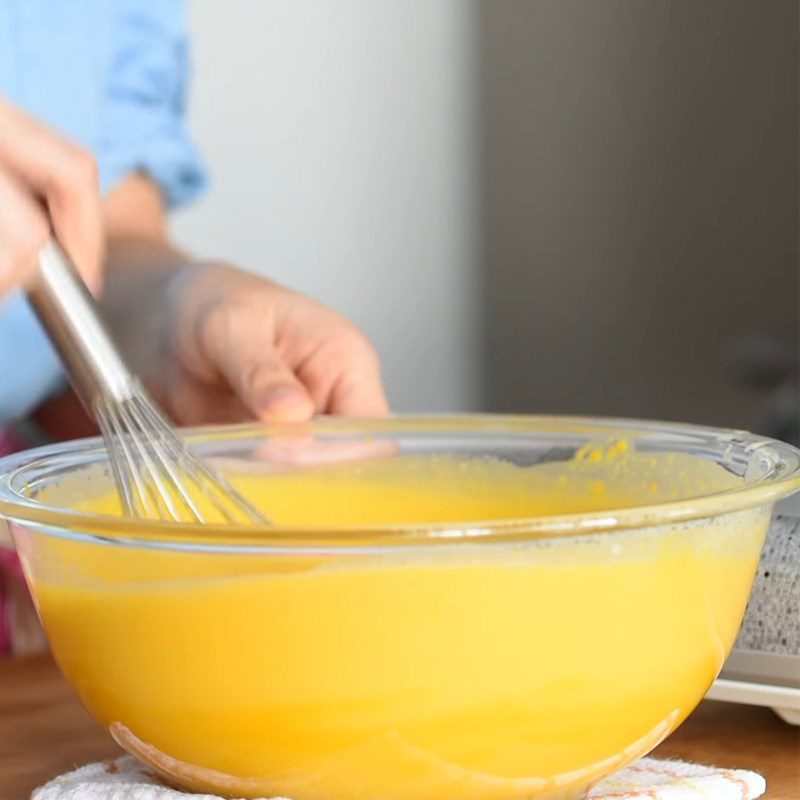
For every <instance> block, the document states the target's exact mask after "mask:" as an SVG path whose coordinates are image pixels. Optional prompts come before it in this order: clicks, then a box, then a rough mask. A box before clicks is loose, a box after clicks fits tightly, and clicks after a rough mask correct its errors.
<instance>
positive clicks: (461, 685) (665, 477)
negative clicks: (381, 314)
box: [0, 416, 800, 800]
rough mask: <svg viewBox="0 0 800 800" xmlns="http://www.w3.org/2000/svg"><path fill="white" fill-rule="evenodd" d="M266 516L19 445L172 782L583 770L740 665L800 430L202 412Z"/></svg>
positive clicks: (87, 625)
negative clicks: (207, 517) (180, 506)
mask: <svg viewBox="0 0 800 800" xmlns="http://www.w3.org/2000/svg"><path fill="white" fill-rule="evenodd" d="M187 436H188V438H189V440H190V442H191V444H192V445H193V446H194V447H195V448H196V449H197V451H198V452H200V453H201V454H202V455H203V456H205V457H206V458H209V459H211V460H214V461H216V462H217V463H218V464H219V466H220V467H221V468H223V469H225V470H226V472H227V473H228V474H229V475H230V476H231V478H232V480H234V481H235V482H237V483H238V484H239V486H240V488H241V489H242V491H243V492H244V493H245V494H248V495H249V496H251V497H255V498H257V499H258V503H259V504H260V505H261V507H262V508H263V509H264V510H265V511H266V513H267V514H269V515H271V518H272V523H273V524H272V525H271V526H269V527H263V528H256V527H253V528H231V527H227V528H226V527H222V526H215V525H206V526H197V525H176V524H170V523H164V522H158V521H142V520H134V519H126V518H122V517H120V516H118V515H117V514H116V513H115V511H116V501H115V496H114V493H113V485H112V483H111V478H110V477H109V469H108V463H107V458H106V453H105V450H104V449H103V447H102V443H101V442H99V441H97V440H85V441H78V442H73V443H70V444H65V445H58V446H54V447H47V448H42V449H39V450H34V451H31V452H28V453H23V454H20V455H16V456H13V457H11V458H6V459H3V460H2V461H0V470H1V471H2V472H3V473H4V475H3V477H2V479H0V513H2V515H3V516H4V517H5V518H6V519H7V520H8V521H9V522H10V524H11V527H12V530H13V535H14V539H15V542H16V546H17V549H18V552H19V554H20V557H21V559H22V562H23V566H24V569H25V573H26V575H27V578H28V581H29V583H30V586H31V589H32V591H33V594H34V597H35V599H36V603H37V607H38V609H39V612H40V615H41V618H42V621H43V623H44V626H45V628H46V631H47V634H48V637H49V640H50V643H51V646H52V650H53V653H54V654H55V658H56V659H57V661H58V663H59V665H60V667H61V669H62V670H63V672H64V674H65V675H66V677H67V679H68V680H69V681H70V683H71V684H72V685H73V686H74V688H75V689H76V691H77V692H78V694H79V695H80V697H81V699H82V701H83V703H84V704H85V705H86V707H87V708H88V709H89V710H90V711H91V713H92V714H93V715H94V716H95V717H96V718H97V719H98V720H99V721H100V723H101V724H102V725H104V726H105V727H106V728H107V729H108V730H109V731H110V733H111V735H112V736H113V737H114V738H115V739H116V741H117V742H119V744H121V745H122V746H123V747H124V748H125V749H127V750H128V751H129V752H131V753H133V754H134V755H136V756H137V757H138V758H139V759H141V760H142V761H143V762H145V763H147V764H149V765H150V766H151V767H153V768H154V769H155V770H156V771H157V772H158V773H159V774H160V775H161V776H162V777H163V778H164V779H165V780H166V781H167V782H169V783H171V784H173V785H177V786H179V787H182V788H186V789H190V790H195V791H213V792H215V793H218V794H226V795H229V796H235V797H261V796H265V797H273V796H284V797H291V798H293V800H373V799H376V800H377V798H383V799H384V800H385V798H396V799H397V800H405V799H406V798H408V800H425V799H426V798H438V799H439V800H448V798H460V800H470V798H481V799H482V800H483V799H485V798H523V797H524V798H532V797H552V798H578V797H582V796H584V794H585V793H586V791H587V790H588V788H589V787H590V786H591V785H592V784H594V783H596V782H597V781H598V780H600V779H601V778H603V777H604V776H606V775H608V774H610V773H612V772H614V771H615V770H618V769H620V768H621V767H623V766H624V765H625V764H627V763H628V762H630V761H632V760H633V759H636V758H638V757H639V756H642V755H644V754H645V753H646V752H648V751H649V750H651V749H652V748H653V747H655V746H656V745H657V744H658V743H659V742H660V741H661V740H662V739H663V738H664V737H665V736H667V735H668V734H669V733H670V732H671V731H672V730H673V729H674V728H675V727H676V726H677V725H678V724H679V723H680V722H681V721H682V720H683V719H684V718H685V717H686V715H687V714H689V712H690V711H691V710H692V709H693V708H694V706H695V705H696V704H697V703H698V702H699V700H700V699H701V698H702V697H703V695H704V694H705V692H706V690H707V689H708V687H709V686H710V685H711V683H712V682H713V680H714V679H715V677H716V675H717V673H718V672H719V670H720V668H721V666H722V664H723V662H724V660H725V658H726V656H727V653H728V651H729V649H730V647H731V644H732V642H733V641H734V638H735V635H736V632H737V629H738V627H739V624H740V622H741V619H742V615H743V613H744V610H745V605H746V603H747V598H748V594H749V591H750V586H751V582H752V579H753V576H754V572H755V569H756V567H757V563H758V556H759V551H760V548H761V544H762V542H763V538H764V535H765V532H766V530H767V527H768V524H769V520H770V515H771V512H772V507H773V504H774V503H775V501H776V500H778V499H779V498H781V497H784V496H786V495H788V494H790V493H791V492H792V491H794V490H795V489H797V488H798V487H800V453H799V452H798V451H797V450H795V449H794V448H792V447H790V446H788V445H785V444H782V443H780V442H775V441H769V440H765V439H762V438H759V437H756V436H752V435H750V434H746V433H742V432H737V431H725V430H715V429H710V428H702V427H692V426H685V425H671V424H656V423H644V422H636V421H620V420H599V419H594V420H593V419H567V418H540V417H503V416H496V417H493V416H476V417H463V418H454V417H439V418H436V417H406V418H402V417H400V418H394V419H389V420H385V421H370V422H363V421H356V422H352V421H343V420H340V421H336V420H320V421H317V422H314V423H310V424H308V425H298V426H293V427H281V428H274V429H265V428H260V427H255V426H244V427H227V428H215V429H201V430H196V431H193V432H188V433H187Z"/></svg>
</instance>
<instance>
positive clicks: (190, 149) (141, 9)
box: [97, 0, 207, 208]
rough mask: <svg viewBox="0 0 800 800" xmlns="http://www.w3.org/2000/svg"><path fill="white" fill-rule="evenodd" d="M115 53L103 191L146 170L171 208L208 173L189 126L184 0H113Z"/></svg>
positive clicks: (103, 129)
mask: <svg viewBox="0 0 800 800" xmlns="http://www.w3.org/2000/svg"><path fill="white" fill-rule="evenodd" d="M114 7H115V9H116V11H115V14H116V16H115V21H114V28H113V36H114V41H113V43H112V58H111V65H110V75H109V81H108V87H107V90H106V94H105V97H104V103H103V108H102V121H101V126H100V137H99V142H98V147H97V160H98V164H99V168H100V170H99V171H100V176H101V181H102V188H103V191H107V190H109V189H111V188H113V186H114V185H115V184H117V183H119V182H120V181H121V180H122V179H123V178H125V177H126V176H128V175H129V174H131V173H133V172H143V173H145V174H147V175H148V176H149V177H150V178H151V179H152V180H153V181H155V183H156V184H157V185H158V187H159V188H160V190H161V193H162V195H163V196H164V199H165V201H166V203H167V205H168V206H169V207H170V208H174V207H176V206H179V205H182V204H184V203H187V202H188V201H190V200H192V199H194V198H195V197H196V196H197V195H198V194H199V193H200V192H201V191H202V189H203V188H204V187H205V185H206V183H207V175H206V170H205V167H204V165H203V163H202V160H201V159H200V156H199V154H198V152H197V150H196V148H195V147H194V144H193V143H192V141H191V139H190V137H189V134H188V131H187V126H186V93H187V84H188V75H189V42H188V37H187V31H186V14H185V6H184V2H182V0H157V2H154V0H115V6H114Z"/></svg>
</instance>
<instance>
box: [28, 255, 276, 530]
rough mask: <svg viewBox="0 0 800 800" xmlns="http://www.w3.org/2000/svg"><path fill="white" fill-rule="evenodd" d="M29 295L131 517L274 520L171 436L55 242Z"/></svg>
mask: <svg viewBox="0 0 800 800" xmlns="http://www.w3.org/2000/svg"><path fill="white" fill-rule="evenodd" d="M28 297H29V300H30V302H31V305H32V306H33V308H34V310H35V311H36V314H37V316H38V317H39V319H40V320H41V322H42V325H43V326H44V328H45V330H46V331H47V333H48V335H49V337H50V339H51V341H52V342H53V345H54V346H55V348H56V349H57V350H58V352H59V355H60V356H61V360H62V362H63V363H64V366H65V367H66V369H67V373H68V375H69V378H70V381H71V383H72V385H73V387H74V389H75V391H76V393H77V395H78V397H79V398H80V399H81V401H82V403H83V404H84V406H85V407H86V410H87V411H88V412H89V413H90V414H91V415H92V416H93V417H94V419H95V420H96V421H97V423H98V425H99V426H100V431H101V432H102V434H103V439H104V441H105V444H106V448H107V450H108V457H109V463H110V465H111V471H112V473H113V476H114V481H115V483H116V485H117V489H118V491H119V495H120V500H121V502H122V507H123V510H124V511H125V513H126V514H127V515H129V516H133V517H141V518H145V519H164V520H172V521H175V522H201V523H202V522H209V521H211V520H212V519H213V520H214V521H216V520H223V521H227V522H229V523H232V524H252V523H266V522H268V520H267V519H266V517H265V516H264V515H263V514H262V513H261V512H260V511H259V510H258V509H257V508H255V507H254V506H253V505H252V504H251V503H250V502H248V501H247V500H246V499H245V498H244V497H242V495H241V494H240V493H239V492H237V491H236V489H234V488H233V486H231V485H230V484H229V483H228V481H226V480H225V479H224V478H223V477H222V476H221V475H220V474H219V473H218V472H217V471H216V470H215V469H213V468H212V467H211V466H210V465H209V464H207V463H206V462H205V461H203V460H201V459H200V458H198V457H197V456H196V455H194V454H193V453H192V452H190V451H189V449H188V448H187V446H186V444H185V443H184V442H183V440H182V439H181V438H180V437H179V436H178V435H177V433H176V432H175V431H174V430H173V428H172V426H171V425H170V424H169V422H168V421H167V419H166V417H165V416H164V413H163V412H162V411H161V410H160V409H159V408H158V406H157V405H156V404H155V402H154V401H153V400H152V398H151V397H150V396H149V394H148V393H147V391H146V390H145V389H144V387H143V385H142V383H141V381H140V380H139V379H138V378H137V377H136V376H135V375H134V374H133V373H132V372H131V371H130V369H129V368H128V367H127V365H126V364H125V362H124V360H123V358H122V356H121V355H120V353H119V351H118V349H117V347H116V345H115V344H114V342H113V340H112V338H111V336H110V334H109V332H108V330H107V329H106V327H105V325H104V324H103V321H102V319H101V317H100V314H99V311H98V309H97V305H96V303H95V301H94V298H93V297H92V296H91V294H90V293H89V291H88V289H87V288H86V285H85V284H84V282H83V280H82V279H81V277H80V275H79V274H78V272H77V270H76V269H75V267H74V265H73V264H72V262H71V261H70V259H69V257H68V256H67V255H66V253H65V252H64V251H63V249H62V248H61V247H60V246H59V244H58V243H57V242H56V241H55V240H54V239H51V240H50V241H49V242H48V243H47V244H46V245H45V247H44V248H43V249H42V251H41V253H40V255H39V264H38V273H37V275H36V276H35V280H34V282H33V284H32V285H31V287H30V288H29V289H28Z"/></svg>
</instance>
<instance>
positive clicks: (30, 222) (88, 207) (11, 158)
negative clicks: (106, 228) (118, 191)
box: [0, 98, 103, 295]
mask: <svg viewBox="0 0 800 800" xmlns="http://www.w3.org/2000/svg"><path fill="white" fill-rule="evenodd" d="M51 228H52V231H54V232H55V235H56V237H57V238H58V240H59V242H60V243H61V245H62V247H64V249H65V250H66V251H67V252H68V253H69V255H70V256H71V257H72V259H73V261H74V262H75V264H76V266H77V267H78V269H79V270H80V272H81V274H82V276H83V278H84V280H86V282H87V284H88V285H89V286H90V288H91V289H93V290H97V288H98V284H99V277H100V263H101V253H102V241H103V239H102V232H101V221H100V193H99V188H98V180H97V168H96V166H95V162H94V159H93V157H92V156H91V154H90V153H89V152H88V151H87V150H84V149H82V148H80V147H78V146H77V145H75V144H72V143H70V142H68V141H66V140H65V139H62V138H61V137H59V136H57V135H56V134H55V133H53V132H52V131H50V130H48V129H47V128H45V127H44V126H43V125H41V124H40V123H38V122H37V121H36V120H34V119H32V118H31V117H29V116H27V115H25V114H23V113H22V112H21V111H19V110H18V109H17V108H15V107H14V106H12V105H10V104H9V103H7V102H5V101H4V100H2V99H1V98H0V295H3V294H5V293H6V292H8V291H9V290H11V289H13V288H14V287H16V286H19V285H20V284H23V283H24V282H25V281H26V279H27V278H28V277H29V275H30V274H31V272H32V270H33V268H34V265H35V264H36V259H37V256H38V254H39V251H40V250H41V248H42V246H43V245H44V244H45V242H47V240H48V239H49V237H50V235H51Z"/></svg>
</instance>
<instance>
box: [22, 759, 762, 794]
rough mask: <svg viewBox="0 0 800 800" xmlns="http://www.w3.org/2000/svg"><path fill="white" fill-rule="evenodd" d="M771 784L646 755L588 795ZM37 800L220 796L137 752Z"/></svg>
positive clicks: (72, 776)
mask: <svg viewBox="0 0 800 800" xmlns="http://www.w3.org/2000/svg"><path fill="white" fill-rule="evenodd" d="M765 788H766V781H765V780H764V778H763V777H762V776H761V775H759V774H758V773H756V772H750V771H748V770H742V769H720V768H718V767H704V766H701V765H699V764H689V763H686V762H685V761H660V760H658V759H654V758H642V759H640V760H639V761H636V762H635V763H633V764H631V765H630V766H628V767H627V768H625V769H624V770H622V772H618V773H617V774H616V775H612V776H611V777H610V778H607V779H606V780H604V781H602V782H601V783H599V784H598V785H597V786H595V788H594V789H592V790H591V791H590V792H589V795H588V800H697V798H703V800H754V798H756V797H760V796H761V795H762V794H763V793H764V790H765ZM31 800H220V798H219V797H217V796H214V795H210V794H188V793H186V792H181V791H178V790H177V789H170V788H169V787H167V786H164V785H163V784H162V783H161V782H160V781H159V779H158V778H157V777H156V776H155V775H154V774H153V773H152V772H151V771H150V770H149V769H148V768H147V767H144V766H142V765H141V764H140V763H139V762H138V761H136V759H134V758H132V757H131V756H123V757H121V758H118V759H115V760H114V761H105V762H102V763H98V764H90V765H89V766H87V767H81V768H80V769H77V770H75V771H74V772H69V773H67V774H66V775H62V776H61V777H60V778H56V779H55V780H53V781H50V783H48V784H46V785H45V786H42V787H40V788H39V789H36V791H34V793H33V795H32V796H31Z"/></svg>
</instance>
